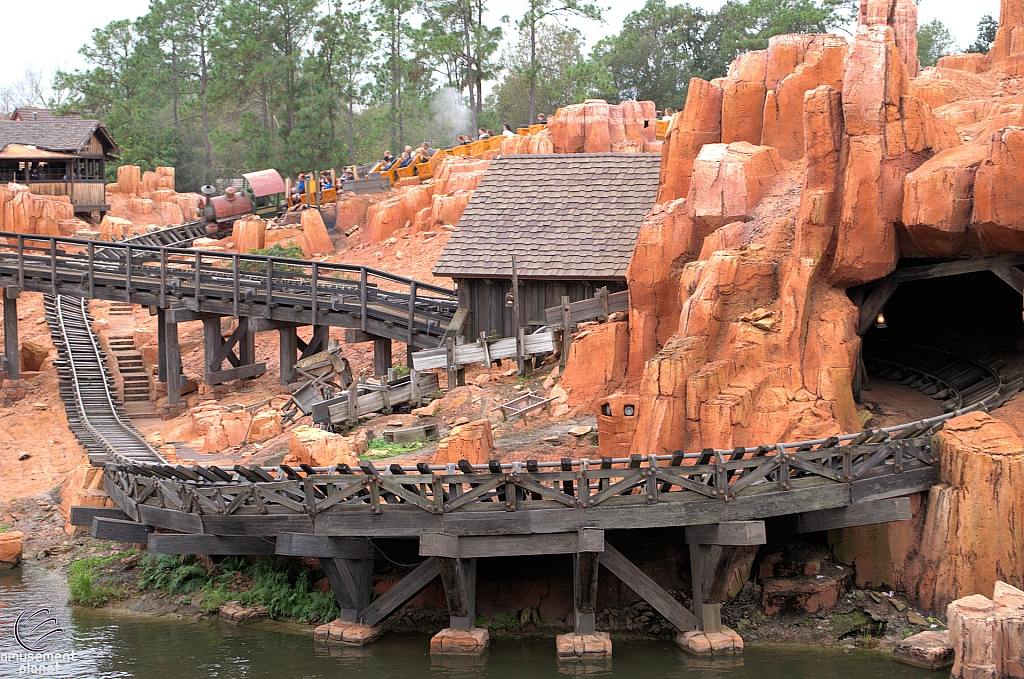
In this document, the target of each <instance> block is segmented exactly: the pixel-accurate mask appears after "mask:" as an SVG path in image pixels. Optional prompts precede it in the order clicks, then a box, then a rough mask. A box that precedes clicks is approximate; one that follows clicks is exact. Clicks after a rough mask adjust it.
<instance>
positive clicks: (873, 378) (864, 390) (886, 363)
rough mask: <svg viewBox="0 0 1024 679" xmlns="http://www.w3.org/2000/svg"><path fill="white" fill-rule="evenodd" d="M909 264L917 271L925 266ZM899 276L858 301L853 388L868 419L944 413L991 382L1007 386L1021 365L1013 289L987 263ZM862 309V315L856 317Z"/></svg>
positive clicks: (1021, 336)
mask: <svg viewBox="0 0 1024 679" xmlns="http://www.w3.org/2000/svg"><path fill="white" fill-rule="evenodd" d="M913 264H914V267H915V270H917V271H924V270H925V268H926V267H927V266H928V265H924V266H922V263H921V262H920V261H915V262H914V263H913ZM941 266H947V265H943V264H939V265H937V268H936V271H937V272H939V273H941V272H942V269H941V268H940V267H941ZM1012 268H1013V271H1012V272H1010V274H1011V275H1010V276H1009V277H1010V278H1011V279H1014V278H1015V277H1017V275H1018V274H1019V277H1020V278H1024V272H1020V271H1019V270H1018V269H1016V268H1015V267H1012ZM1004 273H1005V272H1004ZM900 275H901V270H897V273H896V274H894V276H892V277H890V279H889V285H890V286H892V287H893V289H892V291H891V295H890V296H888V298H887V299H885V301H884V305H882V306H880V307H878V308H877V309H876V308H875V307H876V306H877V304H876V305H874V306H872V305H870V304H862V306H861V309H862V319H861V328H860V329H861V331H862V332H863V343H862V356H863V362H862V364H861V370H860V372H861V374H862V376H861V378H860V379H861V381H860V384H859V386H860V389H859V393H857V392H858V390H857V389H856V385H855V393H857V395H858V396H859V403H860V404H861V406H862V407H863V408H864V409H865V410H867V411H868V413H870V414H871V416H872V421H871V423H872V424H873V425H876V426H894V425H896V424H902V423H905V422H910V421H916V420H920V419H925V418H927V417H934V416H938V415H941V414H943V412H952V411H953V410H958V409H960V408H963V407H967V406H969V405H970V404H972V403H975V402H977V401H978V400H980V399H981V398H984V397H986V395H988V394H989V393H991V392H992V391H993V390H994V389H997V388H998V387H999V384H1002V383H1005V385H1004V387H1003V388H1004V389H1007V390H1009V389H1010V388H1012V387H1013V385H1014V384H1015V383H1016V382H1017V381H1019V379H1020V378H1019V375H1020V374H1021V373H1022V372H1024V318H1022V309H1024V298H1022V295H1021V293H1020V292H1018V291H1017V290H1016V289H1014V287H1012V286H1011V285H1010V284H1008V283H1007V282H1006V281H1005V280H1004V279H1003V278H1001V277H1000V276H999V275H996V273H995V272H994V271H992V270H978V271H971V272H967V273H957V274H955V275H936V276H934V277H929V276H928V274H922V275H923V277H921V278H919V279H916V280H905V281H901V280H900ZM894 281H898V285H893V282H894ZM885 284H886V282H885V281H883V282H880V284H879V286H876V288H875V289H880V288H881V286H883V285H885ZM880 294H883V295H884V294H885V293H884V292H882V293H880ZM868 297H870V293H869V295H868ZM876 297H877V295H876ZM866 301H867V300H865V302H866ZM867 312H870V313H871V315H870V317H865V316H864V314H865V313H867ZM865 326H867V329H866V331H865ZM1013 391H1014V392H1015V391H1016V388H1014V389H1013ZM1000 401H1001V399H999V398H998V397H994V398H993V399H992V402H993V403H995V402H1000Z"/></svg>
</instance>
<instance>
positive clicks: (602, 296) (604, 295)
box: [595, 286, 609, 323]
mask: <svg viewBox="0 0 1024 679" xmlns="http://www.w3.org/2000/svg"><path fill="white" fill-rule="evenodd" d="M595 297H597V298H598V299H599V300H601V316H600V318H598V320H599V321H601V322H602V323H606V322H607V321H608V316H609V313H608V286H604V287H602V288H598V289H597V294H596V295H595Z"/></svg>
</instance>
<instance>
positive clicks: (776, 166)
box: [687, 142, 782, 235]
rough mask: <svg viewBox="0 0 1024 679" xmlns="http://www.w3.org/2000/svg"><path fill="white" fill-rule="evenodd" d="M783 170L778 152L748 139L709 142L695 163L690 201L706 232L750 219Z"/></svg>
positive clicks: (695, 215)
mask: <svg viewBox="0 0 1024 679" xmlns="http://www.w3.org/2000/svg"><path fill="white" fill-rule="evenodd" d="M781 171H782V160H781V159H780V158H779V155H778V152H777V151H776V150H775V149H774V148H771V147H769V146H753V145H752V144H749V143H747V142H735V143H733V144H728V145H726V144H708V145H706V146H704V147H703V148H702V149H701V151H700V154H699V155H698V156H697V158H696V160H694V163H693V179H692V181H691V184H690V193H689V196H688V197H687V203H688V204H689V206H690V209H691V210H692V212H693V214H694V219H695V221H696V223H697V225H698V227H699V230H700V232H701V233H702V234H704V235H706V234H709V233H710V232H711V231H714V230H715V229H717V228H718V227H720V226H724V225H725V224H728V223H730V222H735V221H746V220H747V219H748V218H749V217H748V216H749V215H750V214H751V212H752V211H753V209H754V206H756V205H757V204H758V203H759V202H761V198H763V197H764V195H765V193H767V192H768V190H769V189H771V187H772V186H773V185H774V184H775V180H776V179H777V178H778V176H779V173H780V172H781Z"/></svg>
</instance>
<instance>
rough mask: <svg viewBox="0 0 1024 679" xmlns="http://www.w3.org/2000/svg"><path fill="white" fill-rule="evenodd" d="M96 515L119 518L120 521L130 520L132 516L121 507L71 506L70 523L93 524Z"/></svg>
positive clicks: (102, 517) (75, 524)
mask: <svg viewBox="0 0 1024 679" xmlns="http://www.w3.org/2000/svg"><path fill="white" fill-rule="evenodd" d="M96 517H99V518H101V519H117V520H119V521H130V520H131V517H129V516H128V515H127V514H125V513H124V512H123V511H121V508H120V507H76V506H72V507H71V516H69V517H68V523H70V524H71V525H72V526H92V520H93V519H94V518H96Z"/></svg>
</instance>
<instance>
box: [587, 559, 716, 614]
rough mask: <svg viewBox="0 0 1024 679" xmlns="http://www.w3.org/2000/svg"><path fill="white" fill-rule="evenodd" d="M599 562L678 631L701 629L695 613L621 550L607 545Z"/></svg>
mask: <svg viewBox="0 0 1024 679" xmlns="http://www.w3.org/2000/svg"><path fill="white" fill-rule="evenodd" d="M599 561H600V563H601V565H602V566H604V567H605V568H607V569H608V570H610V571H611V572H612V573H613V574H614V575H615V577H617V578H618V579H619V580H621V581H622V582H623V584H625V585H626V586H627V587H629V588H630V589H632V590H633V591H634V592H636V593H637V594H639V595H640V597H641V598H642V599H643V600H644V601H646V602H647V603H649V604H650V605H651V606H652V607H653V608H654V610H656V611H658V612H659V613H661V614H662V615H663V616H665V618H666V619H667V620H668V621H669V622H670V623H672V624H673V625H675V627H676V629H678V630H680V631H684V632H688V631H691V630H695V629H697V628H698V627H699V625H700V620H698V619H697V617H696V616H695V615H694V614H693V613H691V612H690V611H688V610H686V607H685V606H683V605H682V604H681V603H679V602H678V601H676V600H675V599H673V598H672V595H670V594H669V593H668V592H666V591H665V590H664V589H662V587H661V586H660V585H659V584H658V583H656V582H655V581H654V580H652V579H651V578H650V576H648V575H647V574H646V573H644V572H643V571H642V570H640V569H639V568H637V566H636V565H635V564H633V562H632V561H630V560H629V559H627V558H626V557H624V556H623V555H622V554H621V553H620V552H619V550H617V549H615V548H614V547H612V546H611V545H609V544H607V543H606V544H605V546H604V552H602V553H601V555H600V557H599Z"/></svg>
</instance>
